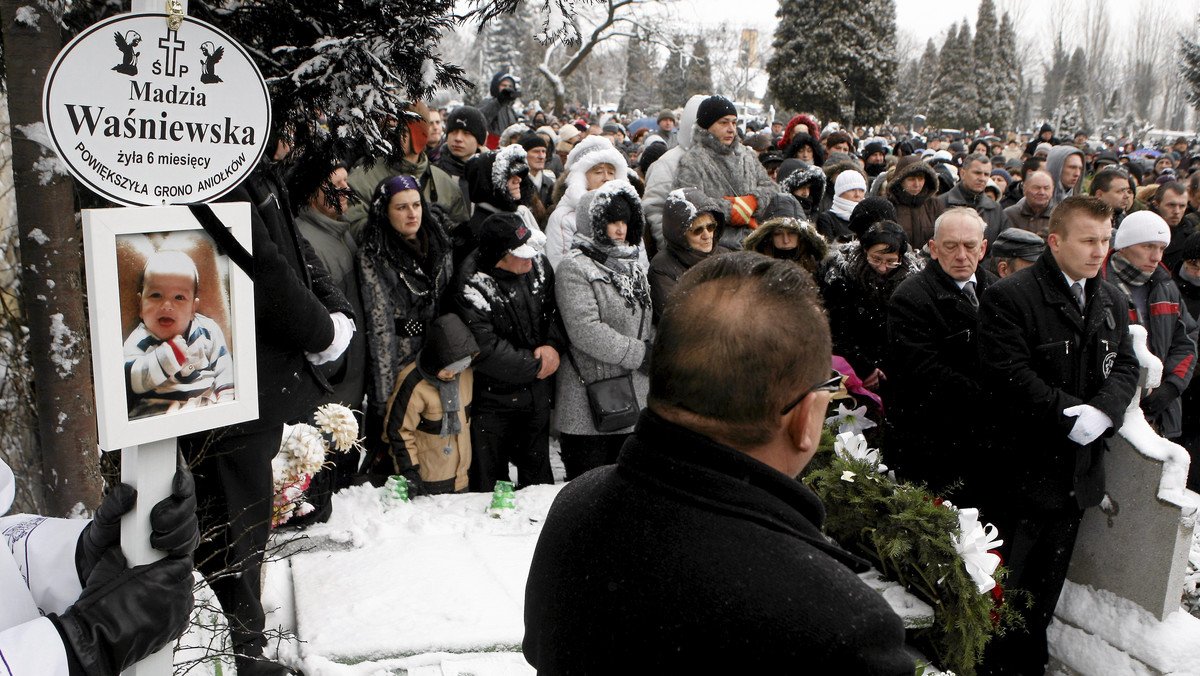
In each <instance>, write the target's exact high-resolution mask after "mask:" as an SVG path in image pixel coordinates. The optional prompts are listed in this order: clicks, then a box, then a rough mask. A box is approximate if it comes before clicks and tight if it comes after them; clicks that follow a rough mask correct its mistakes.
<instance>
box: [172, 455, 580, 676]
mask: <svg viewBox="0 0 1200 676" xmlns="http://www.w3.org/2000/svg"><path fill="white" fill-rule="evenodd" d="M550 455H551V459H552V462H551V465H552V468H553V471H554V475H555V481H556V482H558V483H556V484H554V485H553V486H533V487H530V488H527V489H525V490H522V491H520V492H518V493H517V494H516V500H515V506H514V509H513V510H512V513H511V514H504V515H503V516H501V517H500V518H493V517H492V516H490V515H489V514H488V513H487V508H488V506H489V505H490V503H491V495H490V494H478V493H470V494H465V495H445V496H438V497H436V498H418V499H417V500H415V501H413V502H411V503H400V502H395V501H392V500H389V499H387V498H385V497H384V494H383V489H377V488H373V487H371V486H369V485H368V486H356V487H353V488H348V489H345V490H343V491H341V492H339V493H338V494H337V495H335V496H334V507H333V516H332V517H331V518H330V520H329V522H328V523H324V524H317V525H315V526H312V527H310V528H308V529H307V530H305V531H303V532H300V533H296V532H294V531H283V532H282V533H280V535H281V536H282V537H279V538H276V539H275V541H273V544H276V543H285V544H283V547H282V550H281V555H285V556H284V558H282V560H278V561H273V562H268V563H267V565H266V566H264V570H263V578H264V580H263V585H264V589H263V605H264V606H265V607H266V608H267V609H268V610H269V611H270V614H269V615H268V627H275V628H276V629H277V631H278V632H280V633H282V634H284V635H287V636H288V637H289V639H288V640H276V641H274V642H273V644H272V645H271V646H269V647H268V649H267V650H268V654H274V655H277V656H278V658H279V660H280V661H282V662H285V663H287V664H290V665H293V666H297V667H300V668H302V669H304V671H305V673H306V674H307V675H308V676H383V675H385V674H412V675H413V676H455V675H457V674H475V675H476V676H509V675H518V674H519V675H522V676H524V675H527V674H529V675H531V674H533V673H534V670H533V669H532V667H530V666H529V665H528V664H526V662H525V660H524V658H523V657H522V656H521V654H520V644H521V637H522V634H523V632H524V620H523V617H522V611H523V607H524V595H525V592H524V590H525V578H526V575H527V572H528V569H529V561H530V559H531V558H532V556H533V548H534V545H535V544H536V543H537V536H538V533H540V532H541V522H542V520H543V519H544V518H545V515H546V512H547V511H548V510H549V509H550V504H551V503H552V502H553V501H554V497H555V496H556V495H557V494H558V491H559V490H561V489H562V487H563V483H562V482H563V480H564V475H565V471H564V469H563V467H562V463H561V461H560V460H559V456H558V449H557V444H556V443H553V442H552V445H551V454H550ZM514 474H515V469H514ZM513 478H514V479H515V476H514V477H513ZM204 591H207V590H204ZM202 593H203V592H202ZM198 605H201V599H198ZM197 616H198V621H199V622H198V626H194V627H193V629H192V630H191V631H190V632H189V633H188V634H186V635H185V636H184V637H183V639H182V642H181V645H183V646H185V649H183V650H180V651H178V652H177V653H176V659H175V663H176V673H180V672H182V671H183V670H185V669H186V670H187V672H186V673H188V674H189V675H190V676H229V675H231V674H233V673H234V669H233V666H232V660H225V661H222V662H217V661H214V660H211V659H209V660H205V661H202V662H194V660H197V659H199V658H201V657H202V656H203V655H204V654H205V653H211V652H214V651H218V650H219V638H217V637H218V636H219V635H220V631H221V629H222V627H221V621H220V620H219V619H218V616H217V615H215V614H214V613H212V612H211V611H208V610H202V611H199V612H198V613H197Z"/></svg>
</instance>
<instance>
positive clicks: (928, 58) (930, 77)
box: [901, 38, 942, 115]
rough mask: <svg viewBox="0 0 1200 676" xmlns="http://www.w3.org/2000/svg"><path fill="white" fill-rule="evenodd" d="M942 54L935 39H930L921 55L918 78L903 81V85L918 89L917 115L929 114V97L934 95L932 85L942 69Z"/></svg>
mask: <svg viewBox="0 0 1200 676" xmlns="http://www.w3.org/2000/svg"><path fill="white" fill-rule="evenodd" d="M941 63H942V62H941V55H940V54H939V53H938V49H937V45H935V44H933V39H932V38H931V39H929V40H928V41H926V43H925V53H924V54H922V55H921V70H920V72H919V74H918V76H917V79H916V80H914V81H912V82H906V83H903V84H902V85H901V86H902V87H909V88H911V89H915V90H916V91H917V103H918V105H917V108H918V110H917V111H916V113H915V114H916V115H928V114H929V99H930V96H931V95H932V90H931V86H932V85H933V84H934V83H935V82H937V78H938V74H939V72H940V71H941Z"/></svg>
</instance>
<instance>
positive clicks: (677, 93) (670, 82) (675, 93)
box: [658, 35, 693, 108]
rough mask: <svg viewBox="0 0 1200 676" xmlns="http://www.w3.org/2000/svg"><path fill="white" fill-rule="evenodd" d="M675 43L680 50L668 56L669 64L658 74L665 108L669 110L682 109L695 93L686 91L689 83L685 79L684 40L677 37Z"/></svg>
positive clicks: (664, 65)
mask: <svg viewBox="0 0 1200 676" xmlns="http://www.w3.org/2000/svg"><path fill="white" fill-rule="evenodd" d="M674 42H675V44H676V45H679V49H678V50H672V51H671V53H670V54H668V55H667V62H666V63H664V64H663V67H662V71H660V72H659V74H658V86H659V93H660V94H661V95H662V102H663V105H664V106H666V107H668V108H682V107H683V104H685V103H687V100H688V97H690V96H691V95H692V94H693V92H689V91H687V89H686V84H687V81H686V78H685V77H684V54H683V38H682V37H681V36H678V35H676V36H675V40H674Z"/></svg>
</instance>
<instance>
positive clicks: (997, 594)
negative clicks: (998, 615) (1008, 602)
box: [992, 583, 1004, 608]
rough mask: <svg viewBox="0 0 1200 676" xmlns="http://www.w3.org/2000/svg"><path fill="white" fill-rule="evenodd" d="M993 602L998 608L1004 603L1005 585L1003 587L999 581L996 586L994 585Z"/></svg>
mask: <svg viewBox="0 0 1200 676" xmlns="http://www.w3.org/2000/svg"><path fill="white" fill-rule="evenodd" d="M992 603H993V604H995V606H996V607H997V608H1000V607H1001V606H1003V605H1004V587H1001V586H1000V584H999V583H997V584H996V586H995V587H992Z"/></svg>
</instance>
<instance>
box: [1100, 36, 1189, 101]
mask: <svg viewBox="0 0 1200 676" xmlns="http://www.w3.org/2000/svg"><path fill="white" fill-rule="evenodd" d="M1179 41H1180V42H1179V52H1180V54H1179V56H1180V59H1179V74H1180V75H1182V76H1183V82H1184V86H1185V89H1186V91H1187V100H1188V103H1190V104H1192V106H1193V107H1194V108H1196V109H1197V110H1200V43H1197V42H1196V41H1194V40H1191V39H1189V38H1187V37H1180V39H1179ZM1114 93H1115V92H1114Z"/></svg>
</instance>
